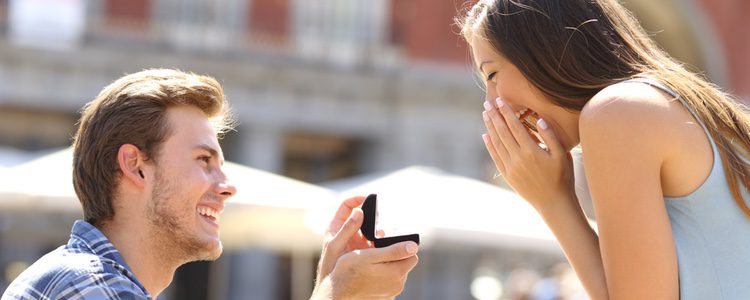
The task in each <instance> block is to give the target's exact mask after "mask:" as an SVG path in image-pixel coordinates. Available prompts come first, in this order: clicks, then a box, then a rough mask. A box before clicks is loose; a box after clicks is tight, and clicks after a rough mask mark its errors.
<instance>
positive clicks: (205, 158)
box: [198, 156, 211, 163]
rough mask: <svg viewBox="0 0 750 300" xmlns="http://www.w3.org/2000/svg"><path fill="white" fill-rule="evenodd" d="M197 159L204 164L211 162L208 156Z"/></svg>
mask: <svg viewBox="0 0 750 300" xmlns="http://www.w3.org/2000/svg"><path fill="white" fill-rule="evenodd" d="M198 159H199V160H201V161H203V162H205V163H208V162H210V161H211V157H210V156H201V157H198Z"/></svg>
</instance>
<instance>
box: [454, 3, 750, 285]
mask: <svg viewBox="0 0 750 300" xmlns="http://www.w3.org/2000/svg"><path fill="white" fill-rule="evenodd" d="M459 24H460V25H461V27H462V34H463V36H464V37H465V39H466V40H467V41H468V43H469V44H470V46H471V50H472V54H473V58H474V62H475V63H476V66H477V67H478V69H479V73H480V74H481V76H482V78H483V80H484V82H485V84H486V93H487V96H486V101H485V103H484V106H485V112H483V118H484V121H485V125H486V127H487V134H484V135H483V139H484V141H485V145H486V147H487V150H488V151H489V153H490V156H491V157H492V159H493V161H494V163H495V166H496V167H497V170H498V172H499V173H500V174H502V175H503V176H504V178H505V179H506V181H507V182H508V183H509V184H510V185H511V186H512V187H513V189H514V190H515V191H516V192H517V193H518V194H520V195H521V196H522V197H524V199H526V200H527V201H528V202H529V203H530V204H531V205H533V206H534V207H535V208H536V209H537V211H538V212H539V214H540V215H541V216H542V217H543V219H544V220H545V222H546V223H547V224H548V225H549V227H550V228H551V229H552V231H553V232H554V234H555V236H556V237H557V239H558V241H559V242H560V245H561V246H562V248H563V250H564V252H565V254H566V256H567V257H568V259H569V261H570V263H571V265H572V266H573V268H574V269H575V271H576V273H577V274H578V276H579V278H580V280H581V282H582V283H583V285H584V287H585V288H586V291H587V292H588V293H589V295H590V296H591V297H592V299H609V298H614V299H678V298H682V299H750V209H748V203H750V200H748V199H750V197H749V196H748V194H747V187H748V186H750V174H749V173H750V172H749V171H750V169H749V168H748V165H747V163H746V162H747V161H748V159H750V155H749V153H750V152H749V150H750V119H748V116H747V115H746V113H745V112H744V111H743V110H742V109H741V108H740V106H739V105H738V104H737V103H736V102H735V101H734V100H732V99H731V98H730V97H729V96H728V95H726V94H724V93H723V92H721V91H719V90H718V89H717V88H716V87H715V86H714V85H712V84H710V83H708V82H706V81H705V80H704V79H703V78H701V77H700V76H697V75H695V74H692V73H690V72H689V71H687V70H685V69H684V68H683V67H682V66H681V65H680V64H679V63H677V62H675V61H674V60H673V59H671V58H670V57H669V56H668V55H667V54H666V53H664V52H663V51H662V50H660V49H659V48H658V47H657V46H656V45H655V44H654V43H653V42H652V41H651V40H650V39H649V38H648V36H647V35H646V34H645V33H644V31H643V29H641V27H640V26H639V25H638V23H637V21H636V20H635V19H634V18H633V16H632V15H631V14H630V13H629V12H628V11H627V10H626V9H624V8H623V7H622V6H621V5H620V4H619V3H618V2H617V1H616V0H565V1H561V0H480V1H479V3H477V4H476V5H474V6H473V7H472V8H471V10H470V11H469V12H468V13H467V14H466V16H465V17H463V19H461V20H459ZM577 145H580V148H581V150H582V151H583V164H584V169H585V170H586V177H587V181H588V185H589V191H590V193H591V196H592V199H593V203H594V211H595V214H596V217H597V223H598V235H597V233H596V232H594V230H593V229H592V228H591V227H590V226H589V224H588V222H587V219H586V217H585V216H584V213H583V212H582V210H581V207H580V204H579V203H578V201H577V198H576V194H575V192H574V183H573V168H572V161H571V155H570V153H569V152H570V151H571V149H573V148H574V147H575V146H577Z"/></svg>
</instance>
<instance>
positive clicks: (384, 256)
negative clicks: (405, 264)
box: [368, 242, 419, 263]
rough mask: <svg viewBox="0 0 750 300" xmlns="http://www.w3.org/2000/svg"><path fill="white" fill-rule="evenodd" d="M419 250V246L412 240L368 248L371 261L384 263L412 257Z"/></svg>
mask: <svg viewBox="0 0 750 300" xmlns="http://www.w3.org/2000/svg"><path fill="white" fill-rule="evenodd" d="M418 251H419V246H418V245H417V244H416V243H414V242H401V243H397V244H393V245H390V246H388V247H383V248H375V249H370V250H369V252H368V253H369V254H370V255H371V256H372V257H371V259H370V261H371V262H372V263H386V262H394V261H399V260H404V259H407V258H410V257H413V256H415V255H416V254H417V252H418Z"/></svg>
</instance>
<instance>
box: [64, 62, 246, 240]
mask: <svg viewBox="0 0 750 300" xmlns="http://www.w3.org/2000/svg"><path fill="white" fill-rule="evenodd" d="M177 105H188V106H194V107H197V108H199V109H200V110H201V111H203V113H205V114H206V116H207V117H208V118H209V119H210V120H211V122H212V124H214V126H215V129H216V132H217V133H219V134H222V133H224V132H226V131H227V130H230V129H231V128H232V126H233V119H232V117H231V113H230V108H229V104H228V103H227V101H226V99H225V97H224V91H223V89H222V87H221V85H220V84H219V83H218V82H217V81H216V79H214V78H211V77H208V76H202V75H196V74H193V73H186V72H182V71H179V70H170V69H150V70H144V71H141V72H137V73H133V74H130V75H126V76H124V77H121V78H120V79H117V80H116V81H114V82H113V83H111V84H110V85H108V86H107V87H105V88H104V89H103V90H102V91H101V92H100V93H99V95H98V96H97V97H96V98H95V99H94V100H93V101H91V102H89V103H87V104H86V105H85V106H84V107H83V110H82V113H81V119H80V120H79V122H78V131H77V132H76V135H75V138H74V141H73V186H74V187H75V191H76V194H77V195H78V199H79V201H80V202H81V205H82V207H83V215H84V218H85V220H86V221H87V222H89V223H91V224H93V225H95V226H100V225H102V223H103V222H105V221H107V220H109V219H111V218H112V217H113V216H114V214H115V211H114V209H113V206H112V200H113V198H114V197H115V190H116V188H117V179H118V178H119V176H120V169H119V166H118V163H117V152H118V151H119V149H120V146H122V145H124V144H133V145H135V146H136V147H138V148H139V149H140V150H141V151H143V153H144V154H145V155H146V159H148V160H151V161H154V162H156V159H157V158H158V154H159V149H160V146H161V144H162V143H163V142H164V141H165V140H166V139H167V137H169V136H170V135H171V134H172V132H171V129H170V128H169V124H168V121H167V118H166V111H167V108H169V107H173V106H177Z"/></svg>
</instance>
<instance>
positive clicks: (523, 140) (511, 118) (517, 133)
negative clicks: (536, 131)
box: [495, 98, 538, 149]
mask: <svg viewBox="0 0 750 300" xmlns="http://www.w3.org/2000/svg"><path fill="white" fill-rule="evenodd" d="M495 101H496V104H497V108H498V110H499V111H500V113H501V114H502V116H503V119H504V120H505V124H506V126H507V128H508V129H509V130H510V133H511V134H512V135H513V138H514V139H515V142H516V143H518V145H519V147H520V148H527V149H533V148H528V147H538V145H537V143H535V142H534V140H533V139H532V138H531V136H530V135H529V132H528V131H526V126H524V125H523V124H522V123H521V120H519V119H518V117H516V113H515V112H514V111H513V110H512V109H511V108H510V106H509V105H505V102H503V100H501V99H500V98H497V99H496V100H495Z"/></svg>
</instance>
